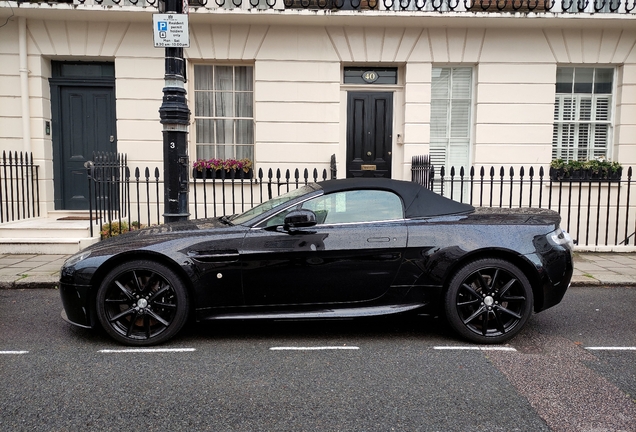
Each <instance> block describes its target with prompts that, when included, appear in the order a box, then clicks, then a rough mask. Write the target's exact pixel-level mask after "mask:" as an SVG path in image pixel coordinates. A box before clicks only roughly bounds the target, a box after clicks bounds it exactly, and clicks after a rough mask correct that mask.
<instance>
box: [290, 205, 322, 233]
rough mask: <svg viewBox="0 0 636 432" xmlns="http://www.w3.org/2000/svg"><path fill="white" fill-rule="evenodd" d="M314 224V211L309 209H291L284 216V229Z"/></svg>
mask: <svg viewBox="0 0 636 432" xmlns="http://www.w3.org/2000/svg"><path fill="white" fill-rule="evenodd" d="M314 225H316V213H314V212H313V211H311V210H306V209H301V210H293V211H290V212H289V213H287V216H285V225H284V227H283V228H284V229H285V230H290V229H295V228H306V227H312V226H314Z"/></svg>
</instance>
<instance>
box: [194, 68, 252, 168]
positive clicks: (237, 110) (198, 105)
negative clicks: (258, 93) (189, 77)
mask: <svg viewBox="0 0 636 432" xmlns="http://www.w3.org/2000/svg"><path fill="white" fill-rule="evenodd" d="M194 75H195V79H194V81H195V123H196V143H197V158H198V159H211V158H219V159H229V158H236V159H243V158H249V159H251V160H253V159H254V118H253V116H254V114H253V112H254V95H253V93H254V91H253V68H252V67H251V66H207V65H196V66H195V68H194Z"/></svg>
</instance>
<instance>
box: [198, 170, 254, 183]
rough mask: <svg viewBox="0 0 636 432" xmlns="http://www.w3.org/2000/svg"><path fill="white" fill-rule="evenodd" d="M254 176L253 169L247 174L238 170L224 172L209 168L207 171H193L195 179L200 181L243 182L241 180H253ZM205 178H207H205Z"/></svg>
mask: <svg viewBox="0 0 636 432" xmlns="http://www.w3.org/2000/svg"><path fill="white" fill-rule="evenodd" d="M253 175H254V172H253V170H252V168H250V169H249V170H248V171H247V172H245V170H236V169H230V170H224V169H217V170H215V169H211V168H207V169H205V170H201V171H199V170H197V169H194V170H193V177H195V178H198V179H205V180H212V179H215V180H232V179H234V180H241V179H246V180H247V179H251V178H252V177H253ZM204 176H205V177H204Z"/></svg>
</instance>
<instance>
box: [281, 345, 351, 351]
mask: <svg viewBox="0 0 636 432" xmlns="http://www.w3.org/2000/svg"><path fill="white" fill-rule="evenodd" d="M357 349H360V348H359V347H357V346H317V347H271V348H270V351H322V350H357Z"/></svg>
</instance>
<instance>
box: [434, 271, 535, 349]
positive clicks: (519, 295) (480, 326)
mask: <svg viewBox="0 0 636 432" xmlns="http://www.w3.org/2000/svg"><path fill="white" fill-rule="evenodd" d="M532 307H533V295H532V288H531V287H530V282H529V281H528V278H527V277H526V276H525V275H524V274H523V272H522V271H521V270H519V268H517V267H516V266H514V265H513V264H511V263H509V262H507V261H504V260H501V259H481V260H477V261H473V262H471V263H469V264H467V265H466V266H464V267H463V268H461V269H460V270H459V271H458V272H457V274H455V276H454V277H453V278H452V279H451V282H450V284H449V287H448V291H447V292H446V302H445V309H446V318H447V320H448V322H449V324H450V325H451V327H452V328H453V329H454V330H455V331H456V332H457V333H459V334H460V335H461V336H463V337H465V338H466V339H469V340H471V341H473V342H477V343H486V344H488V343H501V342H505V341H507V340H509V339H511V338H512V337H514V336H515V335H516V334H517V333H519V332H520V331H521V329H522V328H523V326H524V324H525V323H526V321H527V320H528V318H529V317H530V315H531V314H532Z"/></svg>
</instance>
